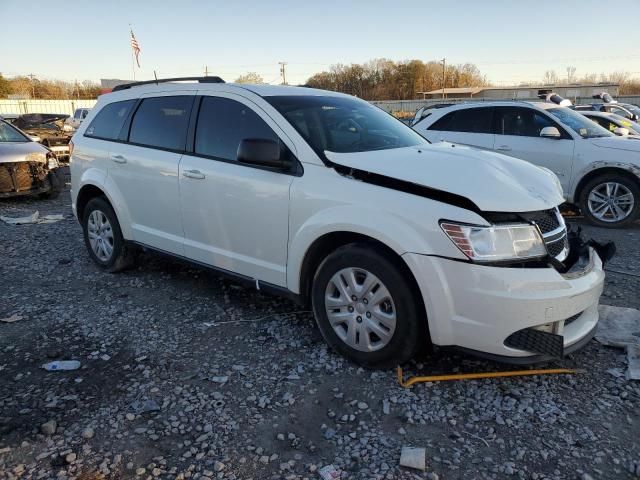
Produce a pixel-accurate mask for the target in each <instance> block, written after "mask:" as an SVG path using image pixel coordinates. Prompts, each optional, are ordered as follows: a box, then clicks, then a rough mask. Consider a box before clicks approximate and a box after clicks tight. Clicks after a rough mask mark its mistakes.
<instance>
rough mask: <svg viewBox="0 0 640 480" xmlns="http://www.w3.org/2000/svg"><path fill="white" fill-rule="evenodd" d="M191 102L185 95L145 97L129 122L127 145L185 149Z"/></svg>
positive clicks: (190, 98) (191, 99)
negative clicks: (129, 143)
mask: <svg viewBox="0 0 640 480" xmlns="http://www.w3.org/2000/svg"><path fill="white" fill-rule="evenodd" d="M192 103H193V97H192V96H188V95H180V96H175V97H154V98H145V99H144V100H143V101H142V103H141V104H140V107H138V110H137V111H136V113H135V115H134V116H133V120H132V121H131V132H130V133H129V142H131V143H136V144H138V145H145V146H148V147H156V148H163V149H167V150H179V151H182V150H184V148H185V143H186V141H187V128H188V127H189V115H190V113H191V104H192Z"/></svg>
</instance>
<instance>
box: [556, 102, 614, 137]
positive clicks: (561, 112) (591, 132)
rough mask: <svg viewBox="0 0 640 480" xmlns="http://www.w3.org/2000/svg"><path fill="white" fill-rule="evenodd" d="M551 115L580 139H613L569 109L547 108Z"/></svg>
mask: <svg viewBox="0 0 640 480" xmlns="http://www.w3.org/2000/svg"><path fill="white" fill-rule="evenodd" d="M547 112H549V113H550V114H551V115H553V116H554V117H556V118H557V119H558V120H560V121H561V122H562V123H564V124H565V125H566V126H567V127H569V128H570V129H571V130H573V131H574V132H576V133H577V134H578V135H580V136H581V137H582V138H599V137H613V136H614V135H613V134H612V133H609V132H608V131H607V130H606V129H605V128H603V127H601V126H600V125H598V124H597V123H594V122H592V121H591V120H589V119H588V118H587V117H585V116H584V115H582V114H580V113H577V112H574V111H573V110H571V109H570V108H549V109H548V110H547Z"/></svg>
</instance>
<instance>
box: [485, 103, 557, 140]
mask: <svg viewBox="0 0 640 480" xmlns="http://www.w3.org/2000/svg"><path fill="white" fill-rule="evenodd" d="M497 110H498V113H497V122H496V123H497V125H496V128H497V131H496V133H497V134H498V135H513V136H517V137H540V132H541V131H542V129H543V128H545V127H556V128H558V126H557V125H556V124H555V123H554V122H553V121H552V120H551V119H550V118H548V117H547V116H545V115H543V114H541V113H539V112H537V111H535V110H534V109H532V108H524V107H501V108H498V109H497ZM558 130H560V128H558ZM560 132H561V133H562V130H560Z"/></svg>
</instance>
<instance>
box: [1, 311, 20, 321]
mask: <svg viewBox="0 0 640 480" xmlns="http://www.w3.org/2000/svg"><path fill="white" fill-rule="evenodd" d="M22 318H23V317H22V316H20V315H18V314H17V313H14V314H13V315H11V316H10V317H7V318H0V322H4V323H13V322H17V321H18V320H22Z"/></svg>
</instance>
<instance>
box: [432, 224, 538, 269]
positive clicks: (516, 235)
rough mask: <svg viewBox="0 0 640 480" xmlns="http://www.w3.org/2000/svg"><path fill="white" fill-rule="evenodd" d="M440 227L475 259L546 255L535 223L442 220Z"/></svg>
mask: <svg viewBox="0 0 640 480" xmlns="http://www.w3.org/2000/svg"><path fill="white" fill-rule="evenodd" d="M440 227H441V228H442V230H443V231H444V233H446V234H447V236H448V237H449V238H450V239H451V241H452V242H453V243H454V244H455V245H456V247H458V248H459V249H460V251H461V252H462V253H464V254H465V255H466V256H467V257H469V259H471V260H473V261H475V262H495V261H500V260H527V259H531V258H538V257H544V256H545V255H547V248H546V247H545V244H544V241H543V239H542V236H541V235H540V231H539V230H538V227H536V226H534V225H525V224H512V225H492V226H490V227H479V226H474V225H459V224H455V223H449V222H442V223H440Z"/></svg>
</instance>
